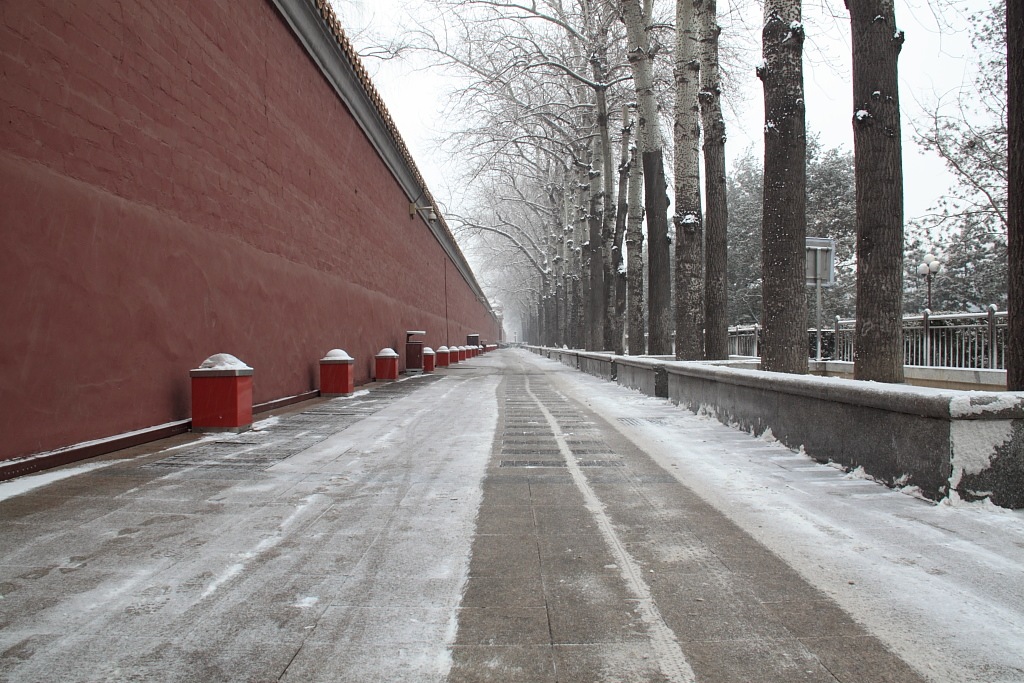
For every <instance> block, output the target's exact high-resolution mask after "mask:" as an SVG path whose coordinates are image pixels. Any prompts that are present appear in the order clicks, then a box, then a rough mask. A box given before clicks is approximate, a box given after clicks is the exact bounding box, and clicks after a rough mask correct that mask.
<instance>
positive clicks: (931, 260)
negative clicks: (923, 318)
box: [917, 254, 942, 311]
mask: <svg viewBox="0 0 1024 683" xmlns="http://www.w3.org/2000/svg"><path fill="white" fill-rule="evenodd" d="M941 269H942V263H941V262H940V261H939V259H938V257H937V256H935V255H934V254H925V255H924V260H923V261H922V262H921V265H919V266H918V267H917V274H918V275H920V276H921V277H924V278H926V279H927V280H928V310H929V311H931V310H932V278H933V277H934V276H935V275H937V274H938V272H939V271H940V270H941Z"/></svg>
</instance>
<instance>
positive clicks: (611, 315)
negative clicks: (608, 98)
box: [608, 105, 633, 354]
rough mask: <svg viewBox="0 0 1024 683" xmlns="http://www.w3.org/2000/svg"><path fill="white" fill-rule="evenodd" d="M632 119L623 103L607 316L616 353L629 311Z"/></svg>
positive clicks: (612, 347) (620, 351) (620, 348)
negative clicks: (626, 259) (626, 248)
mask: <svg viewBox="0 0 1024 683" xmlns="http://www.w3.org/2000/svg"><path fill="white" fill-rule="evenodd" d="M632 131H633V122H632V121H631V120H630V116H629V106H628V105H623V107H622V136H621V138H620V139H619V193H618V200H617V201H616V207H615V235H614V239H613V244H612V259H611V262H612V268H613V277H614V278H615V299H614V301H613V302H612V308H610V309H609V311H608V319H609V320H611V322H612V345H611V346H609V347H608V348H609V350H611V351H614V352H615V353H617V354H622V353H623V352H624V351H625V348H624V347H623V330H624V329H625V326H624V325H623V319H624V318H625V315H626V269H625V267H624V263H623V256H622V245H623V242H624V241H625V238H626V216H627V213H628V212H629V195H628V192H629V173H630V151H629V143H630V139H631V137H632Z"/></svg>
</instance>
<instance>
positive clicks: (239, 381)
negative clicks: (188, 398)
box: [192, 375, 252, 429]
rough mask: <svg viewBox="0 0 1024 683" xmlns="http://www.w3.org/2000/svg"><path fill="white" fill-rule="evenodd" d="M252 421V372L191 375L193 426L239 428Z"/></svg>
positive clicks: (201, 427) (246, 425)
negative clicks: (206, 375)
mask: <svg viewBox="0 0 1024 683" xmlns="http://www.w3.org/2000/svg"><path fill="white" fill-rule="evenodd" d="M251 424H252V375H245V376H236V377H193V378H192V428H193V429H238V428H242V427H248V426H250V425H251Z"/></svg>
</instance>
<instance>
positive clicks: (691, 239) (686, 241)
mask: <svg viewBox="0 0 1024 683" xmlns="http://www.w3.org/2000/svg"><path fill="white" fill-rule="evenodd" d="M693 5H694V3H693V0H676V52H675V71H674V75H675V84H676V105H675V126H674V133H675V199H676V202H675V209H676V212H675V216H674V218H673V221H674V222H675V228H676V243H675V257H676V269H675V276H676V288H675V289H676V307H675V321H676V358H677V359H679V360H700V359H701V358H703V357H704V335H703V330H704V228H703V225H704V220H703V212H702V210H701V199H700V104H699V102H698V99H697V93H698V92H699V89H700V59H699V58H698V54H697V30H696V29H697V26H696V23H695V19H696V17H695V13H694V9H693Z"/></svg>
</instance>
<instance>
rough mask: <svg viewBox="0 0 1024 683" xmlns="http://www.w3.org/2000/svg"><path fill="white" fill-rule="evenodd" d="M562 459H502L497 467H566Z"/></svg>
mask: <svg viewBox="0 0 1024 683" xmlns="http://www.w3.org/2000/svg"><path fill="white" fill-rule="evenodd" d="M566 466H567V465H566V463H565V461H564V460H502V461H501V462H500V463H498V467H566Z"/></svg>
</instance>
